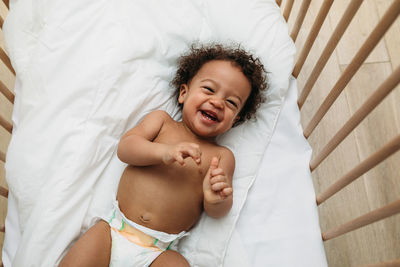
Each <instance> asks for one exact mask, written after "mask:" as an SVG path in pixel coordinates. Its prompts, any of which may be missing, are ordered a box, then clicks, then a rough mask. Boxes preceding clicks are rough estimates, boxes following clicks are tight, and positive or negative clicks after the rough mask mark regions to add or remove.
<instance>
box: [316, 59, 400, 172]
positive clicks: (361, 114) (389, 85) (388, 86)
mask: <svg viewBox="0 0 400 267" xmlns="http://www.w3.org/2000/svg"><path fill="white" fill-rule="evenodd" d="M399 83H400V66H398V67H397V69H396V70H395V71H393V73H392V74H391V75H390V76H389V77H388V78H387V79H386V80H385V81H384V82H383V83H382V84H381V86H379V88H378V89H376V90H375V92H374V93H373V94H372V95H371V96H370V97H369V98H368V99H367V100H366V101H365V102H364V104H363V105H362V106H361V107H360V108H359V109H358V110H357V111H356V112H355V113H354V114H353V116H351V118H350V119H349V120H348V121H347V122H346V123H345V124H344V125H343V127H342V128H341V129H340V130H339V131H338V132H337V133H336V134H335V136H334V137H333V138H332V139H331V140H330V141H329V142H328V144H327V145H325V147H324V148H323V149H322V150H321V152H320V153H319V154H318V155H317V156H316V157H315V158H314V159H312V160H311V162H310V170H311V171H313V170H315V168H317V167H318V166H319V164H320V163H321V162H322V161H323V160H324V159H325V158H326V157H327V156H328V155H329V154H330V153H331V152H332V151H333V150H334V149H335V148H336V147H337V146H338V145H339V144H340V143H341V142H342V141H343V140H344V139H345V138H346V137H347V136H348V134H349V133H351V131H353V130H354V128H356V127H357V126H358V125H359V124H360V122H361V121H362V120H364V118H365V117H367V115H368V114H369V113H371V111H372V110H374V109H375V108H376V106H378V105H379V103H381V102H382V100H383V99H384V98H385V97H386V96H387V95H388V94H389V93H390V92H391V91H392V90H393V89H394V88H395V87H396V86H397V85H398V84H399Z"/></svg>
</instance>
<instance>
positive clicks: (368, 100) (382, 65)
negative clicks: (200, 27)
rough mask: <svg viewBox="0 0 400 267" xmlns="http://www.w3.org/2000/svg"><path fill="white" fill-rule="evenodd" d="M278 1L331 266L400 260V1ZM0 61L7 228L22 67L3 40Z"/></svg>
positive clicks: (0, 12)
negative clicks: (16, 87)
mask: <svg viewBox="0 0 400 267" xmlns="http://www.w3.org/2000/svg"><path fill="white" fill-rule="evenodd" d="M276 3H277V4H278V5H279V6H280V7H281V10H282V13H283V16H284V18H285V20H286V21H287V22H288V24H289V27H290V36H291V38H292V39H293V40H294V41H295V44H296V47H297V57H296V63H295V67H294V70H293V76H294V77H295V78H297V81H298V85H299V89H300V92H299V98H298V106H299V108H300V111H301V117H302V125H303V129H304V136H305V137H306V138H307V139H308V141H309V143H310V144H311V146H312V148H313V157H312V160H311V162H310V170H311V171H312V177H313V183H314V187H315V190H316V193H317V197H316V202H317V204H318V205H319V217H320V226H321V230H322V239H323V240H324V246H325V251H326V256H327V261H328V264H329V266H400V231H399V225H400V216H399V215H396V214H398V213H400V199H399V195H400V180H399V177H398V176H399V173H400V165H399V164H398V163H399V162H400V154H398V153H397V154H396V152H397V151H398V150H399V149H400V135H399V133H400V106H399V103H400V91H399V90H398V89H399V86H398V84H399V82H400V67H399V63H400V39H399V36H400V21H399V20H398V19H397V17H398V15H399V13H400V0H365V1H363V0H351V1H345V0H336V1H333V0H314V1H311V0H301V1H294V0H283V1H280V0H277V1H276ZM8 7H9V1H8V0H3V1H2V3H0V26H2V24H3V21H4V18H5V17H6V15H7V9H8ZM2 43H3V42H2ZM0 58H1V61H2V63H1V64H0V68H1V71H0V73H1V76H0V89H1V90H0V91H1V94H0V103H1V109H0V112H1V113H0V125H1V126H2V127H1V130H0V138H1V142H0V162H1V166H2V167H1V173H0V175H1V178H0V185H1V186H0V195H1V196H2V198H1V202H0V205H1V214H0V216H1V220H0V221H1V223H0V225H1V226H0V231H1V232H4V231H5V227H4V226H3V222H4V218H5V216H6V201H7V195H8V190H7V185H6V182H5V178H4V177H5V173H4V163H5V160H6V154H5V151H6V150H7V145H8V143H9V140H10V137H11V133H12V127H13V126H12V124H11V122H10V121H11V120H10V118H11V113H12V108H13V102H14V94H13V89H12V88H13V84H14V81H15V72H14V70H13V68H12V66H11V63H10V60H9V59H8V57H7V54H6V52H5V49H4V45H2V46H1V47H0ZM381 102H384V103H381ZM1 235H2V237H1V240H2V239H3V238H4V235H3V234H1ZM1 244H2V241H1Z"/></svg>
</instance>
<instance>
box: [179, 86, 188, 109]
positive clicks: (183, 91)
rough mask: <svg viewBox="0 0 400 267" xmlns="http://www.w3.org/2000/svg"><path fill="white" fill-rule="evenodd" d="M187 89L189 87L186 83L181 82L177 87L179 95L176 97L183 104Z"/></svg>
mask: <svg viewBox="0 0 400 267" xmlns="http://www.w3.org/2000/svg"><path fill="white" fill-rule="evenodd" d="M188 91H189V88H188V86H187V84H186V83H184V84H181V86H180V88H179V97H178V102H179V104H183V102H185V98H186V95H187V93H188Z"/></svg>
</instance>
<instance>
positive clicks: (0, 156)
mask: <svg viewBox="0 0 400 267" xmlns="http://www.w3.org/2000/svg"><path fill="white" fill-rule="evenodd" d="M0 160H1V161H2V162H6V154H5V153H4V152H3V151H1V150H0Z"/></svg>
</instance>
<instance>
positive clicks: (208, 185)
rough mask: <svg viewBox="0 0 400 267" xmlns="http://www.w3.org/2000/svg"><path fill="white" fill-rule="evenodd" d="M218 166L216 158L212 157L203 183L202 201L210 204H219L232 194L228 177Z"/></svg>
mask: <svg viewBox="0 0 400 267" xmlns="http://www.w3.org/2000/svg"><path fill="white" fill-rule="evenodd" d="M218 165H219V161H218V158H216V157H213V158H212V160H211V164H210V168H209V169H208V172H207V174H206V176H205V177H204V181H203V192H204V200H205V201H206V202H208V203H210V204H216V203H220V202H222V201H224V200H225V199H226V198H227V197H229V196H230V195H232V193H233V189H232V186H231V185H230V182H229V179H228V177H227V176H226V175H225V172H224V170H223V169H221V168H218Z"/></svg>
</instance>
